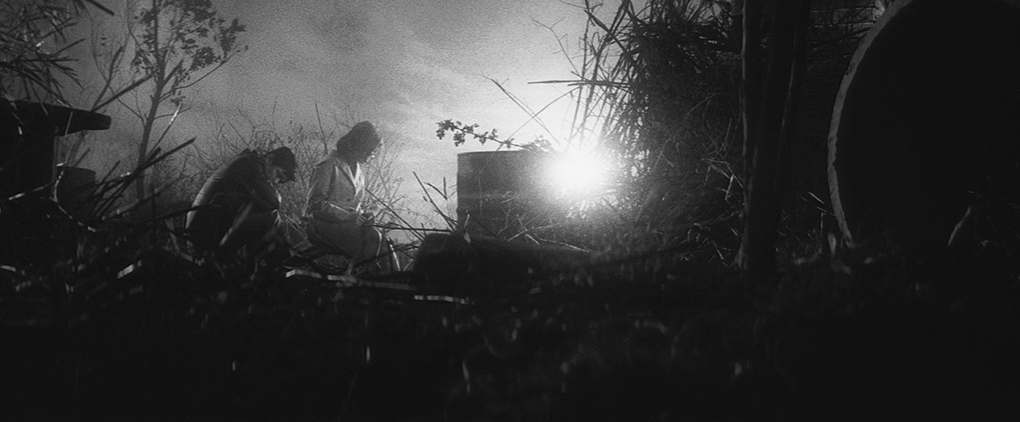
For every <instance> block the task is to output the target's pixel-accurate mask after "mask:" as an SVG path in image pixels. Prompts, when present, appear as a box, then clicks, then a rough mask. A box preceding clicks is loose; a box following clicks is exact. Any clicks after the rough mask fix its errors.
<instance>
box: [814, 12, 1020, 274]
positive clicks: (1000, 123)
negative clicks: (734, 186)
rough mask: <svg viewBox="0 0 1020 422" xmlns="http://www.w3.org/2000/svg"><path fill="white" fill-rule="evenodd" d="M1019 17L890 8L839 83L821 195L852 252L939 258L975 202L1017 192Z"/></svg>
mask: <svg viewBox="0 0 1020 422" xmlns="http://www.w3.org/2000/svg"><path fill="white" fill-rule="evenodd" d="M1018 147H1020V6H1018V2H1016V1H1013V0H1008V1H1007V0H999V1H995V0H971V1H960V0H912V1H910V0H898V1H896V2H895V3H894V4H893V6H891V7H890V8H889V10H887V11H886V12H885V14H884V15H883V16H882V17H881V18H880V19H879V21H878V22H877V23H876V25H875V26H874V27H873V28H872V29H871V30H870V31H869V33H868V34H867V36H866V37H865V39H864V40H863V42H862V44H861V45H860V47H858V49H857V51H856V53H855V54H854V57H853V60H852V61H851V64H850V68H849V69H848V71H847V73H846V75H845V76H844V78H843V83H842V86H841V88H840V91H839V94H838V97H837V99H836V105H835V107H834V110H833V119H832V125H831V127H830V133H829V188H830V193H831V196H832V204H833V208H834V211H835V213H836V216H837V218H838V219H839V222H840V226H841V229H842V231H843V234H844V236H845V237H846V238H847V239H848V240H849V242H850V244H851V245H856V246H882V247H886V246H891V247H893V248H897V249H900V250H902V251H903V252H905V253H907V254H914V255H916V256H919V257H924V256H929V257H930V256H932V254H933V253H939V252H940V251H943V250H944V249H945V248H946V245H947V241H948V239H949V236H950V234H951V233H952V231H953V228H954V226H955V225H956V223H957V222H958V221H959V220H960V219H961V217H963V215H964V213H965V211H966V209H967V206H968V202H969V201H970V200H971V198H972V196H973V195H975V194H980V195H1015V194H1017V193H1018V192H1017V188H1018V186H1020V180H1018V174H1020V173H1018V172H1017V164H1018V162H1020V161H1018Z"/></svg>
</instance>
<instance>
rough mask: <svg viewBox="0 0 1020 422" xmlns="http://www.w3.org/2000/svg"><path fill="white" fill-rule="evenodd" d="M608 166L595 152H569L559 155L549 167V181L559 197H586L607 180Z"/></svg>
mask: <svg viewBox="0 0 1020 422" xmlns="http://www.w3.org/2000/svg"><path fill="white" fill-rule="evenodd" d="M607 173H608V166H607V165H606V162H605V160H603V159H601V158H599V157H598V156H596V155H594V154H581V153H568V154H562V155H559V156H557V157H556V158H555V159H553V160H552V162H551V163H550V167H549V178H548V180H549V183H550V185H551V186H552V187H553V189H554V191H555V193H556V195H557V196H559V197H565V198H567V199H585V198H587V197H589V196H591V195H592V194H594V193H596V192H597V191H598V190H599V188H601V187H602V186H603V185H604V184H605V181H606V176H607Z"/></svg>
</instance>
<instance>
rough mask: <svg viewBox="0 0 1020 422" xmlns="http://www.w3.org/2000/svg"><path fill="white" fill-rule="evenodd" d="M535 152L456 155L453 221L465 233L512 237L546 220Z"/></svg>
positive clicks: (540, 163) (538, 157)
mask: <svg viewBox="0 0 1020 422" xmlns="http://www.w3.org/2000/svg"><path fill="white" fill-rule="evenodd" d="M546 156H547V154H545V153H542V152H538V151H484V152H466V153H461V154H457V219H458V221H459V222H460V224H461V225H462V226H464V227H465V228H466V229H467V231H468V232H469V233H474V234H485V235H493V236H500V237H513V236H515V235H517V234H520V233H522V232H524V231H527V230H528V229H529V228H531V227H534V226H535V225H538V224H542V223H543V222H544V220H545V219H546V218H545V217H544V214H545V213H543V212H542V206H541V202H542V196H541V185H542V180H541V177H542V174H543V172H542V166H543V162H544V161H545V159H546Z"/></svg>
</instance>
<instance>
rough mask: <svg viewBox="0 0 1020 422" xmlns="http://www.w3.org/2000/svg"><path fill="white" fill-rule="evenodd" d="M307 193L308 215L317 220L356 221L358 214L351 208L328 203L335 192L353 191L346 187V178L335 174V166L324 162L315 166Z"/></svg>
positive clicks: (350, 187)
mask: <svg viewBox="0 0 1020 422" xmlns="http://www.w3.org/2000/svg"><path fill="white" fill-rule="evenodd" d="M310 185H311V186H310V187H309V191H308V213H309V214H310V215H312V216H314V217H317V218H326V219H332V220H339V221H346V220H356V219H357V217H358V212H357V210H356V209H354V208H351V207H341V206H339V205H337V204H335V203H332V202H331V201H330V194H331V193H333V194H337V192H333V191H335V190H338V189H339V190H353V189H354V187H353V186H348V185H349V183H347V178H345V177H343V176H341V175H339V174H337V169H336V166H334V165H332V163H330V162H329V161H324V162H322V163H319V165H317V166H315V171H314V172H313V173H312V180H311V183H310Z"/></svg>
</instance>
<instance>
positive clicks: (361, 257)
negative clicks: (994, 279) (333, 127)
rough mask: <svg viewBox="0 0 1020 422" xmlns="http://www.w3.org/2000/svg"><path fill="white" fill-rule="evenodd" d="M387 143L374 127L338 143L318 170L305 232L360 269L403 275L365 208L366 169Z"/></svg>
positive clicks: (367, 125) (358, 129) (360, 127)
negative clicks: (369, 264)
mask: <svg viewBox="0 0 1020 422" xmlns="http://www.w3.org/2000/svg"><path fill="white" fill-rule="evenodd" d="M381 144H382V137H380V136H379V132H378V131H377V130H376V128H375V125H373V124H372V123H371V122H360V123H358V124H356V125H354V126H353V127H352V128H351V130H350V131H349V132H347V134H345V135H344V136H342V137H340V139H339V140H337V141H336V149H335V150H334V151H333V152H332V153H331V154H329V156H328V157H326V158H325V159H324V160H322V161H321V162H319V164H317V165H316V166H315V169H314V171H313V173H312V179H311V181H310V183H309V185H310V187H309V191H308V204H307V207H306V208H305V217H306V218H307V220H306V221H307V223H306V226H305V230H306V232H307V234H308V241H309V242H311V243H312V244H316V245H322V246H326V247H329V248H332V249H337V250H339V251H341V252H343V253H344V254H345V255H347V256H348V257H350V258H351V259H352V265H351V268H350V270H353V268H354V266H355V265H360V264H363V263H366V262H371V261H374V265H373V267H372V269H371V270H370V271H371V272H389V271H395V270H399V269H400V268H399V262H398V261H397V257H396V255H395V254H394V252H393V248H392V247H391V246H390V242H389V240H387V239H386V238H385V236H384V235H383V233H382V232H380V231H379V229H377V228H376V227H374V223H375V221H374V217H373V216H372V214H370V213H366V212H364V211H363V209H362V201H363V200H364V196H365V175H364V173H363V172H362V169H361V165H362V164H364V163H365V162H367V161H368V160H369V159H370V158H371V157H372V156H373V155H374V154H375V151H376V150H377V149H378V148H379V147H380V145H381Z"/></svg>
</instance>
